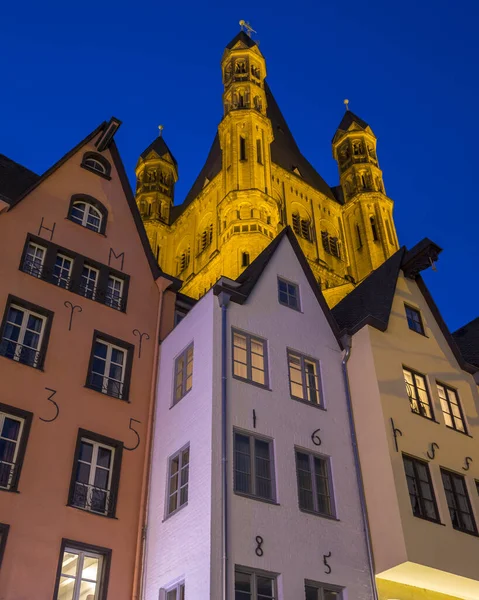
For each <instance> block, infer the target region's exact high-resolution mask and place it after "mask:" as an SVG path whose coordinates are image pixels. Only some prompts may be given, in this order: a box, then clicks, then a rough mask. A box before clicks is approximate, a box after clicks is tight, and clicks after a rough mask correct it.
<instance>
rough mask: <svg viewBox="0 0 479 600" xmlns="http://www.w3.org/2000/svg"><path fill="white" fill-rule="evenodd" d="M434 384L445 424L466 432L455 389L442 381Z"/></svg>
mask: <svg viewBox="0 0 479 600" xmlns="http://www.w3.org/2000/svg"><path fill="white" fill-rule="evenodd" d="M436 385H437V391H438V394H439V400H440V401H441V408H442V414H443V415H444V422H445V423H446V426H447V427H450V428H451V429H455V430H456V431H460V432H461V433H467V429H466V421H465V419H464V414H463V412H462V408H461V403H460V402H459V396H458V394H457V391H456V390H455V389H454V388H452V387H449V386H447V385H445V384H444V383H439V382H436Z"/></svg>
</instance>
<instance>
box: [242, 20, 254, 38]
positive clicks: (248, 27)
mask: <svg viewBox="0 0 479 600" xmlns="http://www.w3.org/2000/svg"><path fill="white" fill-rule="evenodd" d="M239 24H240V27H241V31H245V32H246V35H248V36H249V37H251V34H252V33H257V31H255V30H254V29H253V28H252V27H251V25H250V24H249V23H248V21H245V20H244V19H241V21H240V22H239Z"/></svg>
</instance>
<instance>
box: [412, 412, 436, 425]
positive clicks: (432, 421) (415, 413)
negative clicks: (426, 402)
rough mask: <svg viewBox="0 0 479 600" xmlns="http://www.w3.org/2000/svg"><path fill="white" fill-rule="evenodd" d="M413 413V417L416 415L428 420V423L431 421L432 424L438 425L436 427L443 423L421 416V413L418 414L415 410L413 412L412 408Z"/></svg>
mask: <svg viewBox="0 0 479 600" xmlns="http://www.w3.org/2000/svg"><path fill="white" fill-rule="evenodd" d="M411 413H412V414H413V415H416V416H417V417H421V418H422V419H426V421H430V422H431V423H436V425H440V424H441V423H440V422H439V421H437V420H436V419H434V418H430V417H426V416H425V415H421V413H418V412H416V411H415V410H412V408H411Z"/></svg>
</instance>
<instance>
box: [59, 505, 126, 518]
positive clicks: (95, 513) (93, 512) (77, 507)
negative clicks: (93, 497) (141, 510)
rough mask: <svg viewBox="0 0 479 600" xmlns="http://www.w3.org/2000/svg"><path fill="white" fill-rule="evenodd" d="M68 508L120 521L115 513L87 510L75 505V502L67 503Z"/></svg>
mask: <svg viewBox="0 0 479 600" xmlns="http://www.w3.org/2000/svg"><path fill="white" fill-rule="evenodd" d="M66 506H67V507H68V508H73V509H74V510H79V511H81V512H82V513H86V514H88V515H95V516H96V517H102V518H104V519H111V520H112V521H118V517H116V516H115V515H103V514H102V513H97V512H95V511H93V510H87V509H86V508H81V506H75V505H74V504H67V505H66Z"/></svg>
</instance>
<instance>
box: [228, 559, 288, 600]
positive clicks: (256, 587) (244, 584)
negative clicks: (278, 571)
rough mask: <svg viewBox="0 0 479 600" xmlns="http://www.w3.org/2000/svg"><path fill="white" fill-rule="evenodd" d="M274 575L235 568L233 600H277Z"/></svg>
mask: <svg viewBox="0 0 479 600" xmlns="http://www.w3.org/2000/svg"><path fill="white" fill-rule="evenodd" d="M277 598H278V595H277V585H276V575H274V574H273V573H267V572H266V571H256V570H252V569H247V568H244V567H236V568H235V600H277Z"/></svg>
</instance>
